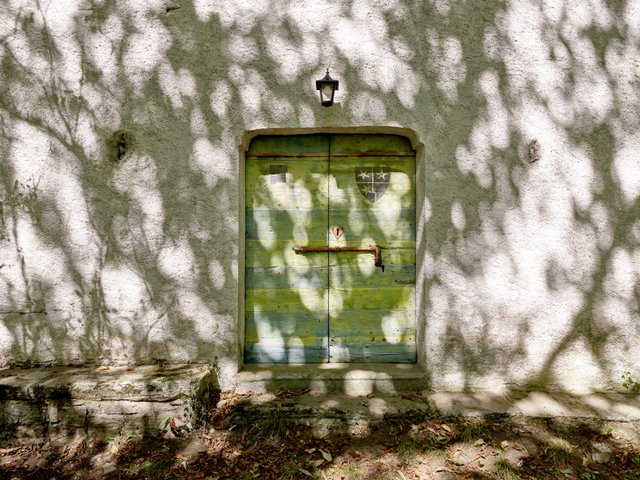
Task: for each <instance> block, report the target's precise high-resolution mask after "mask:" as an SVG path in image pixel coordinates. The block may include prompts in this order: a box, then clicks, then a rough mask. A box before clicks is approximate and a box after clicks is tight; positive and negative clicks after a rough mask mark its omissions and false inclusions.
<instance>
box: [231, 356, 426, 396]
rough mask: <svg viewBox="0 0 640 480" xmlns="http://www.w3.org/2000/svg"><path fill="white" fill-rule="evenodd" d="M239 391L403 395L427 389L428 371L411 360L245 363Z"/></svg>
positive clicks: (239, 379) (240, 377)
mask: <svg viewBox="0 0 640 480" xmlns="http://www.w3.org/2000/svg"><path fill="white" fill-rule="evenodd" d="M236 379H237V386H236V392H237V393H260V394H264V393H274V394H275V393H278V392H280V391H282V390H285V391H286V390H298V391H300V390H302V391H308V392H309V394H311V395H324V394H327V393H341V394H346V395H348V396H365V395H377V394H380V395H387V396H393V395H399V394H401V393H404V392H416V391H422V390H425V389H426V388H427V385H428V375H427V372H426V371H425V370H424V369H423V367H421V366H420V365H417V364H407V363H321V364H304V365H300V364H298V365H286V364H252V365H244V366H243V368H242V370H241V371H240V372H238V375H237V377H236Z"/></svg>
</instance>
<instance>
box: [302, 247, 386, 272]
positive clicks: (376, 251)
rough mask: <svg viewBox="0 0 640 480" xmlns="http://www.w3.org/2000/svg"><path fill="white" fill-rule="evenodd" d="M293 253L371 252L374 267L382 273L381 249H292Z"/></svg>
mask: <svg viewBox="0 0 640 480" xmlns="http://www.w3.org/2000/svg"><path fill="white" fill-rule="evenodd" d="M293 251H294V252H296V253H322V252H331V253H340V252H371V253H373V255H374V259H375V261H374V265H375V266H376V267H380V269H381V270H382V271H383V272H384V265H383V264H382V247H380V246H378V245H376V246H369V247H293Z"/></svg>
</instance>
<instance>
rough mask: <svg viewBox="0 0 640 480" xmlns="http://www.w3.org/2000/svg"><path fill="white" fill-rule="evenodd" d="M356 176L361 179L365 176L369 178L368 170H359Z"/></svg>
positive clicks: (364, 178)
mask: <svg viewBox="0 0 640 480" xmlns="http://www.w3.org/2000/svg"><path fill="white" fill-rule="evenodd" d="M358 176H359V177H360V178H361V179H362V180H366V179H367V178H369V172H367V171H366V170H360V173H359V174H358Z"/></svg>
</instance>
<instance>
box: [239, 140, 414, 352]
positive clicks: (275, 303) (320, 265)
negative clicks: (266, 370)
mask: <svg viewBox="0 0 640 480" xmlns="http://www.w3.org/2000/svg"><path fill="white" fill-rule="evenodd" d="M367 172H371V173H372V174H373V175H374V177H373V179H372V180H371V182H370V185H369V184H367V176H366V173H367ZM358 174H359V175H358ZM376 178H377V180H376ZM245 186H246V192H245V197H246V212H245V232H246V237H245V240H246V243H245V246H246V257H245V265H246V267H245V311H246V313H245V362H247V363H317V362H327V361H331V362H394V363H400V362H415V358H416V349H415V291H414V284H415V159H414V152H413V150H412V149H411V148H410V145H409V144H408V142H407V141H406V140H405V139H403V138H402V137H396V136H392V135H376V136H371V135H310V136H292V137H258V138H257V139H255V140H254V141H253V142H252V144H251V147H250V152H248V153H247V162H246V179H245ZM369 187H370V188H369ZM334 226H340V227H342V228H343V229H344V233H343V234H342V236H340V238H335V236H334V235H333V234H332V233H331V230H332V227H334ZM375 245H378V246H381V247H382V248H383V250H382V260H383V263H384V267H385V268H384V272H382V270H381V269H380V268H378V267H376V266H375V265H374V255H373V253H368V252H367V253H362V252H339V253H329V254H327V253H326V252H325V253H305V254H296V253H295V252H294V251H293V247H295V246H307V247H314V246H315V247H325V248H326V247H327V246H329V247H331V246H345V247H363V246H364V247H367V246H375Z"/></svg>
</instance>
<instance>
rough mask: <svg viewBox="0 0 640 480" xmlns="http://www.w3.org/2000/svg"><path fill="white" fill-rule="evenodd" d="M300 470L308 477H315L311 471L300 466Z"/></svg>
mask: <svg viewBox="0 0 640 480" xmlns="http://www.w3.org/2000/svg"><path fill="white" fill-rule="evenodd" d="M298 470H300V472H302V473H304V474H305V475H306V476H307V477H313V475H311V473H309V471H307V470H305V469H304V468H299V469H298Z"/></svg>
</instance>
